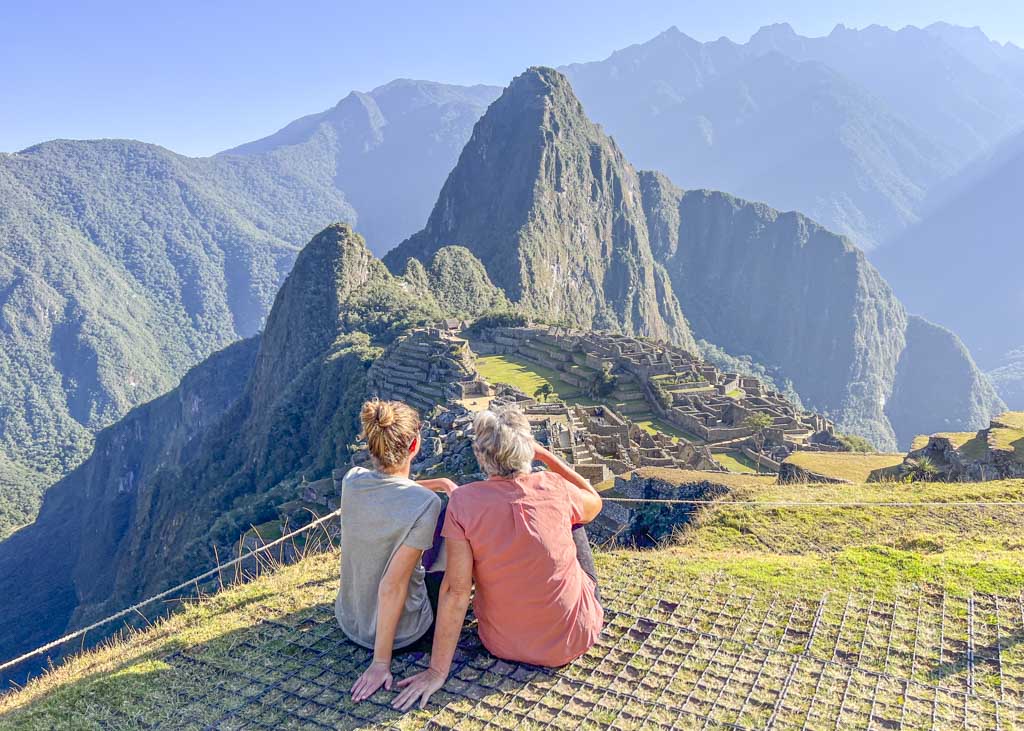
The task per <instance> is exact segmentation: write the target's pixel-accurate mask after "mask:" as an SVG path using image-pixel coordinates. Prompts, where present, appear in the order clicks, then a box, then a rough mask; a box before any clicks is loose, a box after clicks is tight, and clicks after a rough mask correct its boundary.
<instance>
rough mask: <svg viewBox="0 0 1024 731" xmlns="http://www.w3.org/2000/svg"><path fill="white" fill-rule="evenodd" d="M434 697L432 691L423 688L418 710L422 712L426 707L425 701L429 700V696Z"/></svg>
mask: <svg viewBox="0 0 1024 731" xmlns="http://www.w3.org/2000/svg"><path fill="white" fill-rule="evenodd" d="M432 695H434V691H432V690H431V689H430V688H424V689H423V694H422V695H421V696H420V710H421V711H422V710H423V709H424V708H426V707H427V701H429V700H430V696H432Z"/></svg>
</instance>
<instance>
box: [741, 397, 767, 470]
mask: <svg viewBox="0 0 1024 731" xmlns="http://www.w3.org/2000/svg"><path fill="white" fill-rule="evenodd" d="M773 424H774V422H773V421H772V417H770V416H768V414H766V413H764V412H763V411H755V412H753V413H752V414H750V415H749V416H747V418H746V419H744V420H743V426H744V427H746V428H747V429H750V431H751V432H752V433H751V435H750V438H751V439H753V440H754V445H755V446H756V447H757V471H758V472H761V451H762V450H763V449H764V441H765V438H766V437H767V436H768V430H769V429H771V428H772V425H773Z"/></svg>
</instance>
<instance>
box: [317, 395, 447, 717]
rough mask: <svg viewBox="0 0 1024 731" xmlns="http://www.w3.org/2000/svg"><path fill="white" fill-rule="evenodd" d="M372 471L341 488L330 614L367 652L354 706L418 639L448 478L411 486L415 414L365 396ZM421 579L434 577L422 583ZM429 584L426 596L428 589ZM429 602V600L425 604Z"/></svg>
mask: <svg viewBox="0 0 1024 731" xmlns="http://www.w3.org/2000/svg"><path fill="white" fill-rule="evenodd" d="M359 419H360V421H361V422H362V427H363V432H362V435H361V438H363V439H365V440H366V442H367V446H368V447H369V452H370V456H371V458H372V460H373V469H366V468H364V467H353V468H352V469H350V470H349V471H348V473H347V474H346V475H345V477H344V479H343V480H342V488H341V588H340V590H339V591H338V598H337V601H336V602H335V605H334V613H335V616H336V617H337V618H338V623H339V624H340V625H341V629H342V630H343V631H344V632H345V634H346V635H347V636H348V637H349V639H351V640H352V641H353V642H355V643H357V644H359V645H362V646H363V647H367V648H370V649H372V650H373V660H372V662H371V663H370V666H369V667H368V668H367V669H366V671H365V672H364V673H363V674H362V675H361V676H360V677H359V679H358V680H357V681H356V682H355V684H354V685H353V686H352V699H353V700H354V701H356V702H358V701H361V700H364V699H366V698H369V697H370V696H372V695H373V694H374V693H375V692H377V690H378V689H379V688H380V687H381V686H383V687H384V688H386V689H388V690H390V689H391V684H392V682H393V678H392V675H391V656H392V653H393V652H394V651H395V650H397V649H402V648H408V647H409V646H411V645H415V644H416V643H418V641H420V640H423V639H424V638H426V641H429V639H430V638H429V635H430V632H431V631H432V629H433V623H434V611H435V609H436V606H437V604H436V591H437V587H438V585H439V583H440V575H438V574H437V573H434V574H432V575H431V574H426V571H428V570H429V571H432V572H439V571H443V570H444V562H443V560H438V561H436V562H435V563H434V565H433V566H430V565H428V566H426V567H425V566H424V563H429V561H427V562H424V561H423V556H424V551H429V552H430V553H434V554H436V548H437V545H436V543H437V541H438V540H439V539H438V537H437V532H436V528H437V523H438V516H439V515H440V514H441V499H440V498H439V497H438V496H437V495H435V494H434V492H432V491H444V492H448V493H449V494H451V492H452V490H453V489H454V487H455V484H454V483H453V482H452V481H451V480H445V479H436V480H422V481H420V482H414V481H413V480H412V479H411V478H410V477H409V471H410V466H411V465H412V461H413V459H414V458H415V456H416V454H417V453H418V452H419V449H420V417H419V414H417V413H416V411H415V410H414V409H413V408H411V407H409V406H407V405H406V404H403V403H401V402H399V401H379V400H377V399H373V400H371V401H367V402H366V403H365V404H363V408H362V410H361V412H360V414H359ZM429 576H435V577H436V579H435V580H434V581H430V579H429V578H428V577H429ZM429 584H433V586H434V591H430V590H429V587H428V585H429ZM432 598H433V602H432V601H431V599H432Z"/></svg>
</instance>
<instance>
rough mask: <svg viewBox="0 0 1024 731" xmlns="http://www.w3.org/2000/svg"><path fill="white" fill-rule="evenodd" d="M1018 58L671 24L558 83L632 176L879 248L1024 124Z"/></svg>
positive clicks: (841, 36)
mask: <svg viewBox="0 0 1024 731" xmlns="http://www.w3.org/2000/svg"><path fill="white" fill-rule="evenodd" d="M1022 57H1024V51H1021V50H1020V49H1018V48H1016V47H1015V46H1009V45H1007V46H1001V45H999V44H994V43H993V42H991V41H988V39H987V38H985V37H984V35H983V34H981V35H980V37H979V32H976V31H972V30H968V29H964V28H956V27H953V26H946V25H935V26H930V27H928V28H925V29H918V28H913V27H908V28H904V29H902V30H898V31H894V30H890V29H888V28H882V27H880V26H871V27H869V28H865V29H863V30H851V29H847V28H844V27H843V26H838V27H837V28H836V29H835V30H834V31H833V32H832V33H831V34H830V35H828V36H825V37H821V38H806V37H804V36H800V35H798V34H796V33H795V32H794V31H793V29H792V28H791V27H790V26H789V25H788V24H780V25H774V26H769V27H766V28H762V29H761V30H760V31H758V32H757V33H756V34H755V35H754V36H753V37H752V38H751V39H750V40H749V42H747V43H745V44H737V43H734V42H732V41H730V40H728V39H726V38H722V39H719V40H717V41H713V42H709V43H700V42H698V41H696V40H694V39H692V38H690V37H689V36H687V35H685V34H684V33H682V32H680V31H679V30H678V29H676V28H670V29H669V30H667V31H665V32H664V33H662V34H661V35H659V36H658V37H656V38H654V39H652V40H651V41H648V42H647V43H642V44H638V45H635V46H630V47H629V48H626V49H624V50H621V51H617V52H615V53H613V54H612V55H611V56H610V57H608V58H607V59H605V60H603V61H597V62H592V63H583V64H572V65H570V66H566V67H564V68H563V71H564V72H565V73H566V75H567V76H568V77H569V79H570V80H571V81H572V83H573V88H575V89H576V91H577V93H578V94H579V97H580V99H581V100H582V101H583V104H584V106H585V107H586V109H587V111H588V113H589V114H590V115H591V116H592V117H593V118H594V119H595V120H597V121H598V122H600V123H602V124H603V125H604V126H605V128H606V129H607V130H608V132H609V133H610V134H611V135H612V136H613V137H615V139H616V141H618V142H619V144H620V145H622V148H623V150H624V151H625V153H626V154H627V155H628V156H629V157H630V159H632V160H634V161H635V162H636V164H638V165H640V166H643V167H650V168H654V169H658V170H661V171H663V172H665V173H666V174H668V175H669V176H670V177H671V178H672V179H673V180H674V181H675V182H676V183H677V184H678V185H682V186H683V187H687V188H704V187H707V188H716V189H720V190H728V191H730V192H732V193H736V194H739V195H743V196H744V197H748V198H751V199H753V200H761V201H765V202H766V203H769V204H771V205H772V206H774V207H777V208H780V209H783V210H790V209H792V210H799V211H801V212H802V213H806V214H807V215H809V216H811V217H812V218H814V219H815V220H817V221H819V222H820V223H822V224H824V225H825V226H826V227H827V228H830V229H832V230H833V231H836V232H837V233H841V234H846V235H848V236H850V237H851V238H852V239H853V240H854V242H855V243H857V244H858V245H859V246H861V247H862V248H865V249H870V248H873V247H874V246H877V245H879V244H881V243H883V242H884V241H885V240H886V239H887V238H888V237H890V236H892V235H893V234H895V233H897V232H899V231H900V230H901V229H903V228H904V227H906V226H907V225H909V224H911V223H913V222H914V221H916V220H917V217H918V215H919V213H920V210H919V208H920V206H921V204H922V203H923V201H924V199H925V196H926V193H927V190H928V188H929V187H930V186H932V185H934V184H936V183H937V182H938V181H939V180H941V179H942V178H944V177H945V176H947V175H949V174H951V173H952V172H954V170H955V169H956V168H957V167H958V166H960V165H963V164H965V163H966V162H967V161H968V160H970V159H971V158H972V157H973V156H974V155H977V154H979V153H980V152H982V151H983V150H984V149H985V148H986V147H987V146H989V145H992V144H995V143H997V142H999V141H1000V140H1001V139H1002V138H1003V137H1004V136H1006V135H1008V134H1010V133H1011V132H1013V131H1014V130H1015V129H1018V128H1020V127H1021V126H1022V124H1024V81H1022V80H1024V58H1022ZM979 58H981V59H983V61H977V63H976V59H979ZM978 64H981V65H978Z"/></svg>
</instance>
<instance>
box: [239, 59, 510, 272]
mask: <svg viewBox="0 0 1024 731" xmlns="http://www.w3.org/2000/svg"><path fill="white" fill-rule="evenodd" d="M500 91H501V89H500V88H498V87H495V86H483V85H478V86H454V85H451V84H438V83H435V82H432V81H413V80H410V79H397V80H395V81H392V82H391V83H388V84H385V85H384V86H381V87H378V88H376V89H374V90H373V91H370V92H367V93H364V92H359V91H354V92H352V93H351V94H349V95H348V96H346V97H345V98H344V99H342V100H341V101H340V102H338V104H337V105H336V106H335V107H333V108H331V109H328V110H327V111H324V112H321V113H319V114H311V115H309V116H307V117H303V118H301V119H298V120H296V121H294V122H292V123H291V124H289V125H288V126H287V127H285V128H284V129H282V130H280V131H279V132H276V133H275V134H273V135H271V136H269V137H265V138H263V139H261V140H256V141H255V142H250V143H248V144H245V145H241V146H239V147H236V148H233V149H231V150H227V151H225V152H223V153H221V156H229V155H245V156H258V157H269V158H273V159H275V160H277V161H278V162H279V163H280V164H281V165H282V166H285V167H287V168H289V169H293V170H301V169H304V168H310V167H312V168H315V169H316V170H318V171H319V173H318V174H319V175H321V176H322V178H323V180H324V181H327V182H333V184H334V186H335V187H336V188H337V189H338V191H340V192H341V193H342V194H343V195H344V196H345V199H346V200H347V201H348V202H349V203H350V204H351V206H352V208H353V216H352V218H351V219H350V222H351V223H352V224H353V225H354V226H358V228H359V230H360V231H361V232H362V233H363V235H365V236H366V240H367V242H368V243H369V245H370V248H371V249H372V250H373V252H374V253H376V254H377V255H383V254H384V252H386V251H388V250H389V249H391V248H392V247H393V246H395V244H397V243H398V242H400V241H401V240H402V239H404V238H405V237H407V236H408V235H409V234H411V233H413V232H414V231H416V230H417V229H418V228H419V227H420V226H421V225H423V221H424V220H425V219H426V217H427V214H428V213H430V207H431V205H433V203H434V201H435V200H436V199H437V191H439V190H440V189H441V185H442V183H444V179H445V176H446V175H447V174H448V171H449V170H451V169H452V166H453V165H454V164H455V161H456V159H458V156H459V152H460V151H461V150H462V147H463V145H465V144H466V140H468V139H469V135H470V132H471V131H472V129H473V124H474V123H475V122H476V121H477V120H478V119H479V118H480V115H481V114H483V112H484V109H485V108H486V106H487V105H488V104H490V103H491V102H492V101H494V99H495V98H496V97H497V96H498V94H499V93H500Z"/></svg>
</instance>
